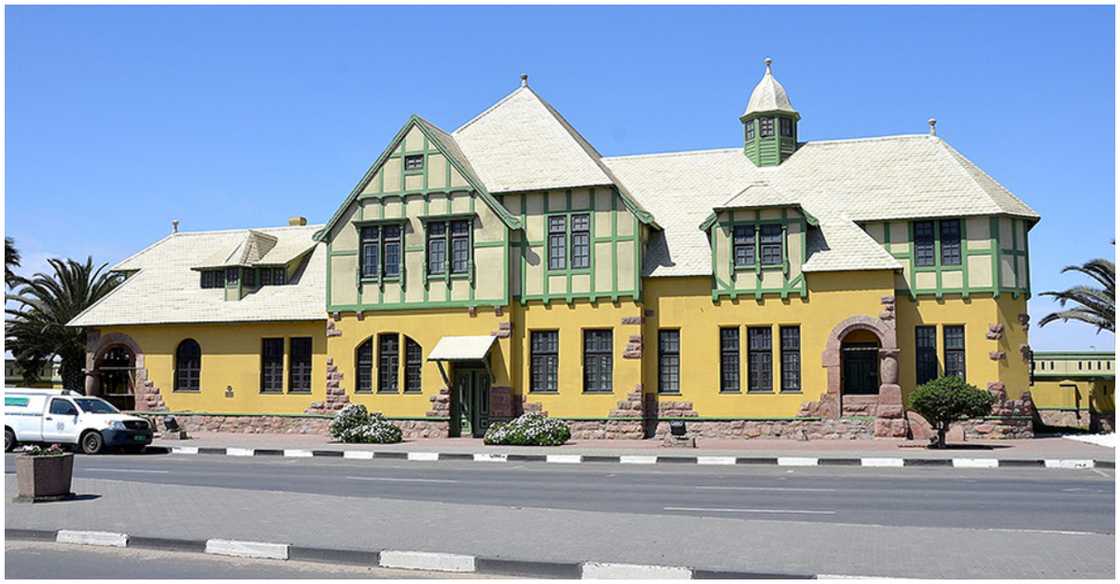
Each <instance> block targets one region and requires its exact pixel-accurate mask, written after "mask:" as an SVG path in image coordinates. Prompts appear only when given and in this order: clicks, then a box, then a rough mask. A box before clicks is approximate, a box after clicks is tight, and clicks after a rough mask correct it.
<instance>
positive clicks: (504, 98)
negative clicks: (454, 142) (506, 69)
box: [451, 85, 529, 136]
mask: <svg viewBox="0 0 1120 584" xmlns="http://www.w3.org/2000/svg"><path fill="white" fill-rule="evenodd" d="M523 89H529V87H528V86H527V85H522V86H520V87H518V88H517V89H514V90H513V91H511V92H509V93H507V94H506V95H505V96H504V97H502V98H501V99H499V100H498V101H496V102H494V104H493V105H491V106H490V107H488V108H486V109H484V110H482V111H481V112H480V113H479V114H478V115H476V116H475V117H473V118H471V119H469V120H467V122H466V123H465V124H463V125H462V126H459V127H458V128H455V129H454V130H452V131H451V135H452V136H454V135H455V134H458V133H459V132H462V131H463V130H465V129H467V126H469V125H471V124H473V123H475V122H477V121H478V120H480V119H482V118H483V117H485V116H486V115H487V114H489V113H490V112H492V111H494V110H495V109H498V106H500V105H502V104H503V103H505V102H507V101H509V100H510V98H512V97H513V96H515V95H517V94H518V93H519V92H521V90H523Z"/></svg>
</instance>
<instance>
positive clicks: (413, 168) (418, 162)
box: [401, 154, 424, 173]
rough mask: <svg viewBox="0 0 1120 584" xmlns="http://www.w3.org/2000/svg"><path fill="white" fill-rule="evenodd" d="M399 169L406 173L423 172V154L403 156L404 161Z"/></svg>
mask: <svg viewBox="0 0 1120 584" xmlns="http://www.w3.org/2000/svg"><path fill="white" fill-rule="evenodd" d="M401 168H403V169H404V172H406V173H413V172H423V170H424V155H423V154H405V156H404V161H403V162H402V163H401Z"/></svg>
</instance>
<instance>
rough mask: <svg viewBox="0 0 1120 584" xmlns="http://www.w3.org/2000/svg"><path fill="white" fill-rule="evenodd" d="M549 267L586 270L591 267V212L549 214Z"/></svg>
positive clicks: (556, 269)
mask: <svg viewBox="0 0 1120 584" xmlns="http://www.w3.org/2000/svg"><path fill="white" fill-rule="evenodd" d="M547 225H548V242H547V246H548V269H549V270H552V271H558V270H567V269H569V268H571V269H573V270H586V269H588V268H590V267H591V214H590V213H572V214H571V215H570V216H569V215H567V214H564V215H549V216H548V222H547Z"/></svg>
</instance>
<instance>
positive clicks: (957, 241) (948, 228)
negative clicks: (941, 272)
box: [940, 219, 961, 266]
mask: <svg viewBox="0 0 1120 584" xmlns="http://www.w3.org/2000/svg"><path fill="white" fill-rule="evenodd" d="M940 223H941V265H943V266H959V265H961V220H960V219H946V220H942V221H941V222H940Z"/></svg>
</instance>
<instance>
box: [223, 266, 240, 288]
mask: <svg viewBox="0 0 1120 584" xmlns="http://www.w3.org/2000/svg"><path fill="white" fill-rule="evenodd" d="M240 281H241V268H226V285H227V286H236V285H237V284H238V283H239V282H240Z"/></svg>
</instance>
